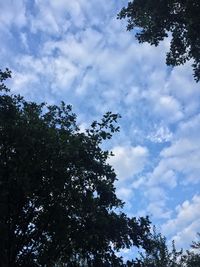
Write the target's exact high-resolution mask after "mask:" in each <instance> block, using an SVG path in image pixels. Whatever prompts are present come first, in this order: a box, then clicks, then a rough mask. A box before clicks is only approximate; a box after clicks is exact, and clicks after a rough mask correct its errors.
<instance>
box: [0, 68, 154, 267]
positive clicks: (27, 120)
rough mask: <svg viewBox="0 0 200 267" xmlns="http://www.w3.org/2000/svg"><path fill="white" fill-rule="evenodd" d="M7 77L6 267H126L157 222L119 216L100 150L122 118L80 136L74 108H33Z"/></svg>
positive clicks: (1, 236)
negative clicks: (127, 252) (128, 255)
mask: <svg viewBox="0 0 200 267" xmlns="http://www.w3.org/2000/svg"><path fill="white" fill-rule="evenodd" d="M8 77H10V72H9V70H6V71H5V72H3V71H0V82H1V85H0V90H1V94H0V266H2V267H4V266H6V267H8V266H9V267H19V266H23V267H25V266H26V267H34V266H42V267H44V266H48V267H50V266H68V267H69V266H102V267H103V266H124V265H123V261H122V258H121V257H120V256H118V255H117V254H116V251H119V250H120V249H122V248H129V247H131V246H137V247H139V246H145V244H146V243H147V240H148V234H149V224H150V223H149V220H148V218H143V217H141V218H139V219H136V218H129V217H127V216H126V214H124V213H123V212H119V209H120V208H121V207H122V206H123V202H122V201H121V200H119V199H118V198H117V196H116V194H115V187H114V182H115V180H116V174H115V172H114V170H113V168H112V167H111V166H110V165H109V164H108V163H107V159H108V157H109V156H110V155H111V154H110V152H109V151H105V150H103V149H102V148H101V144H102V142H103V141H104V140H106V139H110V138H111V137H112V134H113V133H114V132H116V131H118V130H119V127H118V126H116V125H115V124H116V121H117V119H118V115H117V114H112V113H110V112H108V113H106V114H105V115H104V116H103V119H102V121H100V122H96V121H95V122H93V123H92V125H91V127H90V128H89V129H87V130H86V132H84V133H83V132H80V131H79V128H78V126H77V123H76V116H75V114H73V113H72V110H71V106H69V105H65V103H64V102H62V103H61V105H60V106H56V105H51V106H48V105H46V104H45V103H42V104H37V103H34V102H27V101H26V100H25V99H24V98H23V97H21V96H20V95H12V94H11V93H9V92H7V91H8V89H7V88H6V86H5V84H3V82H4V80H5V79H6V78H8ZM116 209H117V210H118V212H116Z"/></svg>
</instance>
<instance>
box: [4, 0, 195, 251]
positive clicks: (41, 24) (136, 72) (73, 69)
mask: <svg viewBox="0 0 200 267" xmlns="http://www.w3.org/2000/svg"><path fill="white" fill-rule="evenodd" d="M126 3H127V1H124V0H121V1H118V0H117V1H116V0H110V1H107V0H101V1H99V2H97V1H95V0H90V1H87V0H74V1H67V0H56V1H51V0H35V1H34V0H18V1H14V0H7V1H6V2H5V1H0V10H1V16H0V39H1V46H0V62H1V65H0V68H1V69H4V68H5V67H9V68H10V69H11V70H12V72H13V79H12V81H10V82H9V86H10V88H12V90H13V91H14V92H17V93H20V94H22V95H24V96H25V97H26V98H27V99H29V100H33V101H37V102H41V101H46V102H48V103H56V104H58V103H59V102H60V101H61V100H64V101H65V102H66V103H69V104H72V105H73V110H74V112H75V113H76V114H77V115H78V122H79V124H80V127H81V129H83V130H84V129H85V127H87V126H88V124H89V123H90V122H91V121H92V120H94V119H98V118H100V117H101V116H102V115H103V114H104V113H105V112H106V111H112V112H117V113H120V114H121V116H122V119H121V120H120V127H121V131H120V133H118V134H117V135H115V136H114V137H113V139H112V141H111V142H110V143H108V144H107V147H108V148H109V149H111V150H112V151H113V152H114V154H115V157H113V158H111V159H110V163H111V164H112V165H113V166H114V168H115V170H116V173H117V175H118V179H119V180H118V182H117V183H116V188H117V194H118V196H119V197H120V198H121V199H123V200H124V201H125V202H126V205H125V210H126V212H127V213H128V214H129V215H130V216H135V215H137V216H140V215H142V216H143V215H150V216H151V220H152V221H153V223H154V224H156V225H157V226H158V228H159V229H160V230H161V231H162V233H163V234H165V235H166V236H167V237H168V238H169V239H174V240H175V241H176V243H177V245H178V246H179V247H185V246H187V245H188V244H190V242H191V241H192V240H193V239H194V238H195V236H196V232H197V231H199V229H200V192H199V188H200V187H199V183H200V175H199V174H200V164H199V161H200V135H199V132H200V113H199V110H200V109H199V104H200V101H199V100H200V88H199V87H200V86H199V84H197V83H195V82H194V81H193V77H192V69H191V67H190V63H189V64H186V65H184V66H181V67H177V68H173V69H172V68H170V67H167V66H166V65H165V53H166V51H167V50H168V48H169V42H170V40H169V39H166V40H165V41H164V42H162V43H161V44H160V45H159V46H158V47H157V48H155V47H151V46H150V45H148V44H138V43H137V41H136V40H135V39H134V35H133V32H127V31H126V29H125V24H126V23H125V21H119V20H117V19H116V15H117V13H118V12H119V10H120V8H121V7H122V6H124V5H126Z"/></svg>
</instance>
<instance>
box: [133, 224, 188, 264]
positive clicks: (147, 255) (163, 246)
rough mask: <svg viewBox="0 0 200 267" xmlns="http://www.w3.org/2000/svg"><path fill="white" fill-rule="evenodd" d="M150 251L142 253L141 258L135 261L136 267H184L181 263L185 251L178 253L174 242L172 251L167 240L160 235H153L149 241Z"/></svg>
mask: <svg viewBox="0 0 200 267" xmlns="http://www.w3.org/2000/svg"><path fill="white" fill-rule="evenodd" d="M149 244H150V249H149V250H148V251H145V252H142V253H140V258H137V259H136V260H135V261H133V266H134V267H183V265H182V262H181V261H180V258H181V256H182V255H183V251H182V250H180V251H177V250H176V247H175V243H174V241H173V242H172V249H169V247H168V246H167V242H166V238H165V237H163V236H162V235H161V234H160V233H156V229H155V228H154V229H153V233H152V235H151V238H150V240H149Z"/></svg>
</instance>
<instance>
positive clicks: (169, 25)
mask: <svg viewBox="0 0 200 267" xmlns="http://www.w3.org/2000/svg"><path fill="white" fill-rule="evenodd" d="M199 14H200V1H199V0H134V1H131V2H129V3H128V6H127V7H124V8H122V10H121V11H120V13H119V14H118V18H119V19H124V18H127V19H128V25H127V30H128V31H130V30H132V29H135V30H136V31H135V32H136V34H135V37H136V38H137V39H138V41H139V42H140V43H143V42H148V43H150V44H151V45H155V46H157V45H158V44H159V43H160V41H162V40H164V38H165V37H168V36H169V35H171V43H170V51H169V52H168V53H167V57H166V63H167V65H171V66H177V65H181V64H184V63H185V62H187V61H189V60H192V67H193V71H194V78H195V80H196V81H197V82H198V81H199V80H200V35H199V33H200V16H199Z"/></svg>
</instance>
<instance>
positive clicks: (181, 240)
mask: <svg viewBox="0 0 200 267" xmlns="http://www.w3.org/2000/svg"><path fill="white" fill-rule="evenodd" d="M199 227H200V196H199V195H195V196H194V197H193V198H192V200H191V201H189V200H186V201H184V202H183V203H182V204H181V205H178V206H177V207H176V217H175V218H173V219H169V220H168V221H167V222H166V223H165V224H164V225H163V226H162V232H163V233H164V234H165V235H171V236H172V239H174V240H175V241H176V244H177V246H179V247H181V246H185V245H189V244H191V242H192V240H194V238H195V235H196V233H197V231H199Z"/></svg>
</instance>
